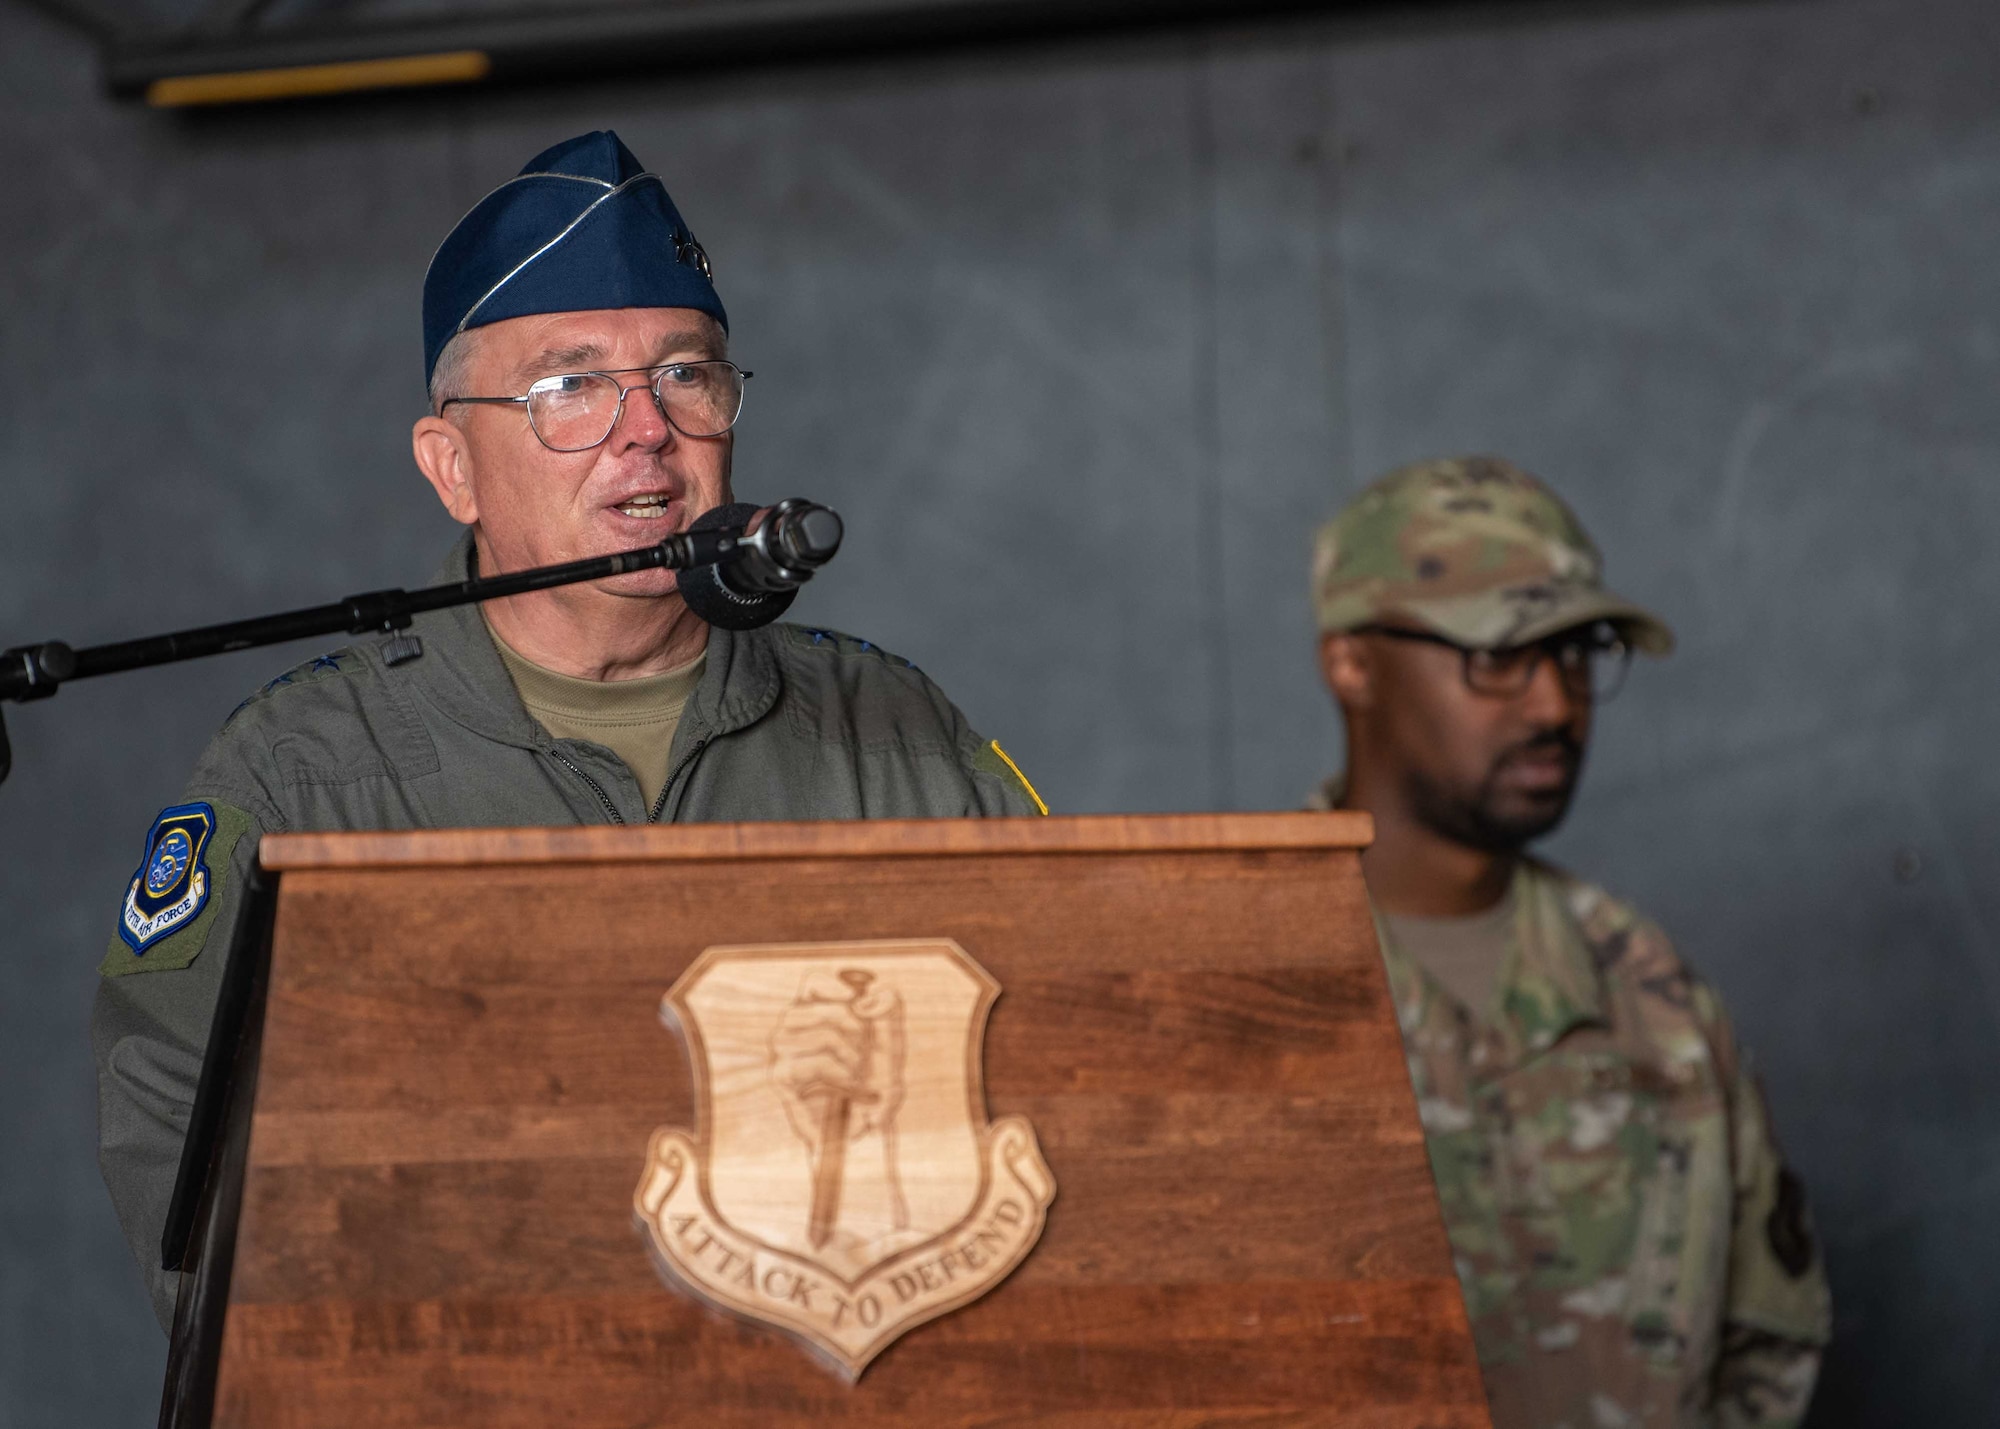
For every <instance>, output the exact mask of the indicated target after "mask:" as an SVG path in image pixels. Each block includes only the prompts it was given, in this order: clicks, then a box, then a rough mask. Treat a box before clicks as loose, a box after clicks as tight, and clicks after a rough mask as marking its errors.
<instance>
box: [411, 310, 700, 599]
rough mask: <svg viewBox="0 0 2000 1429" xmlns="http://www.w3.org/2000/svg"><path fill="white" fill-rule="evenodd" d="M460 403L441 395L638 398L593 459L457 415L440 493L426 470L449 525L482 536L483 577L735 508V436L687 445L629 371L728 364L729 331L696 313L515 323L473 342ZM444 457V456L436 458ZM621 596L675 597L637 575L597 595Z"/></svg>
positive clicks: (527, 433) (649, 536) (620, 543)
mask: <svg viewBox="0 0 2000 1429" xmlns="http://www.w3.org/2000/svg"><path fill="white" fill-rule="evenodd" d="M475 337H476V341H475V343H474V346H473V350H472V352H471V354H470V357H469V360H468V361H467V363H466V364H465V366H464V369H463V374H462V377H461V379H460V380H459V381H458V382H457V383H456V384H454V385H455V387H456V390H455V391H451V392H447V393H445V394H444V395H446V396H494V397H512V396H518V395H520V394H522V393H525V392H526V391H527V390H528V386H529V384H530V383H532V382H534V381H536V380H537V379H539V378H543V377H551V376H555V375H558V374H561V373H567V372H619V373H620V376H619V378H618V381H619V382H620V383H621V384H623V385H627V386H633V387H634V388H635V390H633V391H631V392H629V393H627V394H626V397H625V405H624V410H623V411H622V412H621V413H620V414H619V417H618V422H617V425H616V426H614V427H613V428H612V429H611V434H610V435H609V436H608V437H606V438H605V439H604V441H602V442H601V443H599V444H598V445H597V446H594V447H590V448H588V449H586V450H584V451H577V452H556V451H550V450H549V449H548V448H547V447H545V446H543V445H542V443H541V441H540V439H538V438H537V437H536V435H535V433H534V431H533V430H532V429H531V428H530V426H529V424H528V416H527V411H526V409H525V408H524V407H521V406H469V405H466V406H455V407H452V408H450V409H449V412H450V416H451V419H452V421H453V423H454V424H455V425H456V427H457V429H458V432H459V433H460V437H461V440H459V441H458V442H456V443H455V444H454V450H452V451H450V452H444V453H442V460H443V462H444V465H445V466H446V467H447V468H448V471H447V475H446V479H444V480H440V477H439V475H438V473H437V472H435V471H433V470H432V466H433V464H432V463H430V462H423V457H422V454H421V453H422V447H423V441H424V438H423V432H424V430H425V428H426V427H427V426H430V425H431V424H432V422H434V421H435V419H427V420H426V421H425V422H420V423H418V441H419V453H420V455H419V460H420V462H423V464H424V466H425V472H426V475H428V476H430V479H431V482H432V485H433V486H435V487H437V489H438V494H439V497H440V498H441V499H442V500H443V501H444V503H445V505H446V507H447V509H449V510H450V511H451V513H452V515H453V516H454V517H456V518H457V519H458V520H460V521H463V522H466V523H468V524H471V525H474V526H475V528H476V538H477V541H478V546H479V559H480V569H481V570H482V571H483V572H486V573H489V574H491V573H498V572H501V571H512V570H521V569H524V568H526V567H529V566H542V565H550V564H553V563H555V562H558V561H574V560H581V559H583V558H585V557H588V556H601V555H607V554H609V553H611V552H614V551H625V550H630V549H632V548H633V547H636V546H646V545H651V544H653V543H654V542H657V541H660V540H662V539H664V538H665V537H667V536H669V535H672V534H674V533H677V532H680V531H685V530H686V529H687V528H688V526H689V525H690V524H691V523H692V522H693V521H694V520H695V518H696V517H698V516H701V515H702V514H704V513H705V512H708V511H710V510H713V509H714V508H715V507H717V506H720V505H722V504H724V503H725V502H727V501H729V500H730V499H731V498H730V490H729V461H730V452H731V448H732V441H733V435H732V434H731V433H724V434H723V435H722V436H719V437H690V436H687V435H685V434H684V433H682V432H679V431H677V430H675V428H674V427H673V426H672V425H671V424H670V423H669V422H668V421H667V420H666V418H665V416H664V415H663V414H662V413H661V411H660V406H659V403H658V402H657V401H656V400H655V399H654V397H653V394H652V391H651V389H650V388H648V387H647V386H645V385H644V384H645V380H646V378H645V374H644V373H643V372H637V371H626V370H625V369H633V368H645V367H654V366H659V365H661V364H664V363H669V362H677V361H679V362H696V361H701V360H703V359H709V358H720V357H724V356H726V355H727V354H726V352H725V351H724V350H723V349H724V338H723V334H722V331H721V329H720V328H719V327H718V326H717V324H716V323H715V322H714V320H713V319H711V318H709V317H708V316H707V315H706V314H703V313H699V312H696V311H694V310H693V309H691V308H611V309H602V310H598V311H592V312H576V313H549V314H544V315H539V316H534V317H523V318H510V319H508V320H507V321H505V322H498V323H494V324H492V325H491V326H489V327H484V328H479V329H475ZM439 450H440V451H441V452H442V448H439ZM598 588H599V589H602V590H605V591H608V592H610V593H612V594H615V595H620V596H636V597H656V596H661V595H665V594H668V593H669V592H671V591H672V590H673V589H674V573H673V572H672V571H642V572H638V573H636V574H633V575H629V576H621V577H619V578H618V579H616V580H613V581H606V582H602V583H600V584H599V587H598Z"/></svg>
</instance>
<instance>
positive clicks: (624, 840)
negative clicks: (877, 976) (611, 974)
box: [259, 810, 1375, 870]
mask: <svg viewBox="0 0 2000 1429" xmlns="http://www.w3.org/2000/svg"><path fill="white" fill-rule="evenodd" d="M1374 832H1375V825H1374V820H1372V819H1371V818H1370V817H1369V816H1368V815H1367V814H1364V813H1357V812H1353V811H1347V810H1337V811H1334V812H1331V813H1257V814H1156V815H1137V814H1108V815H1088V816H1082V817H1062V818H1046V819H866V820H859V819H857V820H839V821H829V822H824V823H750V824H668V825H652V826H648V827H645V828H633V827H622V828H522V829H427V830H418V831H414V832H380V833H296V834H271V835H268V836H267V837H266V838H265V839H264V840H263V843H262V845H261V846H260V852H259V859H260V861H261V862H262V863H263V865H264V867H265V868H268V869H277V870H303V869H336V868H380V867H391V866H395V867H409V866H418V867H450V866H466V865H472V864H507V863H603V862H613V863H615V862H630V861H643V862H656V861H672V860H688V861H716V860H739V859H770V858H807V859H818V858H923V857H939V856H951V855H984V856H993V855H1004V854H1090V853H1173V852H1181V851H1196V850H1217V851H1220V850H1233V851H1249V850H1256V849H1360V848H1365V847H1367V846H1368V844H1369V843H1370V842H1372V841H1373V839H1374Z"/></svg>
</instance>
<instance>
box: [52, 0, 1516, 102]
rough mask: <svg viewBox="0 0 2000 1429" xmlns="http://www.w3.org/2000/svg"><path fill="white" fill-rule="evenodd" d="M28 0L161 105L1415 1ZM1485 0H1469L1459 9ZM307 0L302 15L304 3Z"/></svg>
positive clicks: (887, 48) (774, 58)
mask: <svg viewBox="0 0 2000 1429" xmlns="http://www.w3.org/2000/svg"><path fill="white" fill-rule="evenodd" d="M29 3H31V4H33V5H34V6H35V7H36V8H38V9H40V10H42V11H43V12H45V13H47V14H50V15H53V16H55V17H57V18H59V19H62V20H64V21H66V22H68V23H70V24H72V25H75V26H77V27H79V28H81V29H84V30H85V31H86V32H88V33H90V34H91V35H92V36H93V37H94V38H95V39H96V40H97V41H98V43H99V44H100V46H101V47H102V50H103V55H104V74H105V79H106V83H107V85H108V87H109V88H110V90H111V92H112V93H113V94H115V95H118V96H119V97H121V98H130V99H143V100H145V101H146V102H147V103H149V104H153V105H156V106H159V107H163V108H180V107H188V106H199V105H218V104H243V103H255V102H259V101H267V100H276V99H291V98H299V97H305V96H314V95H328V94H338V93H349V92H355V91H364V90H381V89H391V88H411V87H424V86H432V85H445V84H468V83H480V82H506V81H510V80H516V81H518V80H532V79H560V78H564V77H578V76H595V75H604V74H609V73H616V72H628V73H629V72H633V71H638V70H645V69H649V68H658V67H660V66H663V65H673V66H675V67H683V68H684V67H687V66H722V65H745V64H760V63H768V62H779V61H787V60H799V59H815V58H822V57H836V56H843V55H857V54H869V53H884V52H896V51H908V50H913V49H922V48H929V47H937V46H949V45H955V44H964V43H977V42H991V41H1005V40H1014V39H1033V38H1040V37H1048V36H1060V35H1073V34H1079V33H1088V32H1092V31H1098V32H1103V31H1110V30H1120V29H1133V28H1139V27H1147V26H1151V27H1157V26H1162V25H1175V24H1181V25H1184V24H1188V23H1197V22H1209V23H1223V22H1227V23H1236V22H1240V21H1244V20H1249V19H1258V18H1265V17H1270V16H1274V15H1284V14H1301V13H1308V12H1320V13H1336V12H1338V13H1352V12H1367V11H1379V10H1384V9H1390V8H1403V9H1408V8H1411V7H1410V5H1408V4H1405V5H1403V6H1401V7H1394V6H1390V5H1386V4H1384V3H1382V0H1235V3H1230V4H1226V5H1219V4H1217V3H1216V0H625V2H624V3H618V2H617V0H597V3H590V0H583V3H578V4H570V5H564V4H560V3H544V4H540V5H528V6H524V5H521V4H519V3H513V4H508V3H504V0H503V3H501V4H497V5H492V4H489V5H483V6H482V5H479V4H478V3H477V0H471V3H467V0H458V3H456V4H452V5H450V6H449V8H437V7H428V8H427V7H424V6H422V5H417V6H412V5H410V4H408V3H405V4H403V5H401V6H385V5H383V4H379V3H369V2H368V0H346V3H323V4H321V5H319V6H317V7H314V6H311V5H305V6H301V5H299V4H297V3H294V4H290V5H286V4H281V3H280V4H274V3H273V0H206V3H205V4H203V5H201V6H200V8H199V9H198V10H196V11H195V13H193V14H190V15H186V16H183V17H179V18H175V19H166V20H163V19H161V18H159V17H157V16H156V17H155V18H154V20H153V21H152V22H151V23H150V24H147V25H144V26H135V25H133V24H132V23H131V22H130V21H128V20H119V21H114V20H112V19H111V18H110V17H109V16H108V15H106V14H105V13H104V12H103V11H101V10H97V9H95V8H92V6H91V3H90V0H29ZM1478 3H1479V0H1469V3H1466V0H1461V7H1462V8H1471V7H1472V6H1474V5H1477V4H1478ZM1420 8H1431V7H1428V6H1424V7H1420ZM301 9H303V10H304V12H305V13H304V14H303V15H298V14H296V13H293V12H297V11H299V10H301ZM385 11H386V13H384V12H385ZM274 12H278V13H274Z"/></svg>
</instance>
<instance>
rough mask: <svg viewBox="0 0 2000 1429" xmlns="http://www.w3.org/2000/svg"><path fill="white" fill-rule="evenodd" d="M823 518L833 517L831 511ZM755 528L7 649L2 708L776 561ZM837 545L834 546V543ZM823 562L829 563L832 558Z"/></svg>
mask: <svg viewBox="0 0 2000 1429" xmlns="http://www.w3.org/2000/svg"><path fill="white" fill-rule="evenodd" d="M787 508H796V509H802V510H806V511H809V512H820V511H826V508H824V507H810V506H809V504H808V503H805V502H791V501H788V502H784V503H781V505H780V506H779V507H774V508H771V510H772V511H774V512H776V511H782V510H785V509H787ZM826 514H827V515H828V516H832V513H831V512H826ZM838 520H839V518H838V517H834V521H835V523H836V524H835V527H834V529H835V531H836V532H837V531H838V529H839V528H838ZM757 524H761V526H762V528H763V529H761V530H757V529H753V533H752V534H751V535H749V536H745V535H744V534H743V533H742V532H740V531H729V530H709V531H684V532H682V533H681V534H679V535H675V536H669V537H667V538H666V540H664V541H661V542H660V543H659V544H658V545H655V546H641V547H639V548H638V549H636V550H631V551H620V552H617V553H616V554H614V555H609V556H593V557H591V558H589V559H587V560H581V561H567V562H564V563H563V564H561V565H554V566H537V567H535V568H533V569H532V570H525V571H512V572H509V573H508V574H506V575H499V576H484V577H480V578H477V579H474V580H468V581H456V582H452V583H450V584H446V585H435V586H425V587H424V588H422V589H420V590H413V591H412V590H403V589H401V588H398V589H395V590H376V591H368V592H365V593H363V594H361V595H351V596H348V597H347V598H346V599H345V600H338V601H334V602H333V603H331V604H329V605H313V606H307V607H305V608H304V609H301V610H288V611H284V612H282V613H280V614H277V615H262V616H257V617H255V618H253V619H250V620H235V621H230V622H228V623H226V624H223V625H204V626H198V627H196V628H195V629H192V630H180V631H175V632H173V633H172V634H168V635H151V636H147V637H145V638H144V639H140V640H123V641H119V642H117V643H115V644H110V645H88V646H85V647H84V648H83V649H81V650H76V649H72V648H71V647H70V646H68V645H66V644H64V643H63V642H62V641H60V640H48V641H44V642H42V643H41V644H39V645H16V646H15V647H13V648H12V649H10V650H4V651H0V707H4V705H5V703H6V702H7V701H10V700H11V701H15V702H17V703H24V702H26V701H29V700H42V699H47V698H49V697H50V696H51V695H53V694H55V692H56V691H57V690H58V689H59V688H60V687H61V686H63V685H64V684H66V683H68V682H69V681H71V680H82V679H88V678H90V677H91V676H94V675H114V674H118V673H120V672H121V671H125V670H141V669H146V668H148V667H150V666H153V665H171V664H174V663H176V662H178V661H181V660H199V659H201V658H203V657H204V656H208V655H223V654H228V653H230V652H232V651H236V650H251V649H255V648H256V647H258V646H260V645H279V644H283V643H284V642H286V641H289V640H302V639H304V638H306V637H307V636H311V635H333V634H347V635H367V634H369V633H371V632H378V631H379V632H383V633H386V634H390V635H394V634H396V632H398V631H402V630H405V629H407V628H408V627H409V625H410V622H411V620H412V619H414V618H415V617H416V616H419V615H422V614H424V613H426V612H427V611H433V610H444V609H446V608H448V607H450V606H455V605H471V604H474V603H476V602H479V601H487V600H498V599H500V598H501V597H503V596H510V595H522V594H525V593H527V592H529V591H537V590H550V589H553V588H554V587H556V586H565V585H575V584H576V583H578V582H579V581H595V580H604V579H606V578H607V577H610V576H622V575H626V574H629V573H631V572H633V571H646V570H659V569H665V570H670V571H682V570H687V569H689V568H691V567H694V566H706V565H715V564H718V563H721V562H726V561H730V560H732V558H736V557H737V556H738V552H739V548H741V551H742V555H743V556H744V557H750V558H753V559H754V558H756V557H762V558H763V560H764V561H766V562H768V561H769V560H770V558H771V554H774V553H771V554H767V553H766V551H765V546H766V544H767V542H766V541H765V540H764V539H761V538H763V537H764V536H765V532H766V531H768V530H769V529H770V526H771V523H770V521H769V520H768V519H766V520H765V521H764V522H762V523H753V527H754V526H756V525H757ZM835 541H836V544H837V541H838V536H837V535H836V537H835ZM827 554H828V555H829V556H830V555H831V552H830V551H829V552H828V553H827ZM815 564H817V563H815ZM785 574H786V575H787V576H788V577H791V578H793V579H794V581H795V582H796V581H803V580H805V579H807V578H808V577H809V576H810V575H811V571H810V570H803V571H795V570H787V571H786V572H785ZM401 638H402V639H404V640H407V641H408V646H407V653H408V655H409V656H415V655H417V654H420V653H422V646H420V645H418V644H417V643H416V642H415V641H414V640H412V639H410V638H409V637H401ZM12 767H13V757H12V750H11V749H10V747H9V745H8V743H7V729H6V724H5V722H4V720H3V719H0V782H4V781H5V780H6V778H7V774H8V772H9V770H10V769H11V768H12Z"/></svg>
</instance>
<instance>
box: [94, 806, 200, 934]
mask: <svg viewBox="0 0 2000 1429" xmlns="http://www.w3.org/2000/svg"><path fill="white" fill-rule="evenodd" d="M214 835H215V810H214V809H213V808H212V807H210V806H209V805H207V804H176V805H175V806H174V807H173V808H171V809H165V810H162V811H161V813H160V817H159V818H157V819H155V820H154V821H153V828H152V832H150V833H148V834H147V835H146V852H145V855H144V857H142V858H141V859H140V860H139V871H138V872H137V873H135V874H133V875H132V886H131V887H130V888H128V889H126V890H125V908H124V911H123V913H122V914H121V915H120V917H119V920H118V936H119V937H121V938H123V939H124V940H125V945H126V946H127V947H129V948H130V949H131V950H132V953H133V956H135V957H143V956H145V952H146V949H148V948H150V947H151V946H152V945H153V944H154V943H157V942H158V941H159V940H160V939H162V938H164V937H166V936H167V935H168V934H169V933H171V932H173V931H174V929H176V928H180V927H183V926H185V925H186V924H187V923H189V922H191V921H192V920H193V919H194V918H195V917H197V916H198V915H199V914H200V913H201V910H202V908H203V907H204V906H206V904H207V903H208V897H209V894H210V892H211V891H212V889H211V883H212V880H211V878H210V877H209V871H208V864H207V862H206V861H205V860H206V857H207V854H208V845H209V840H210V839H211V838H213V837H214Z"/></svg>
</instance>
